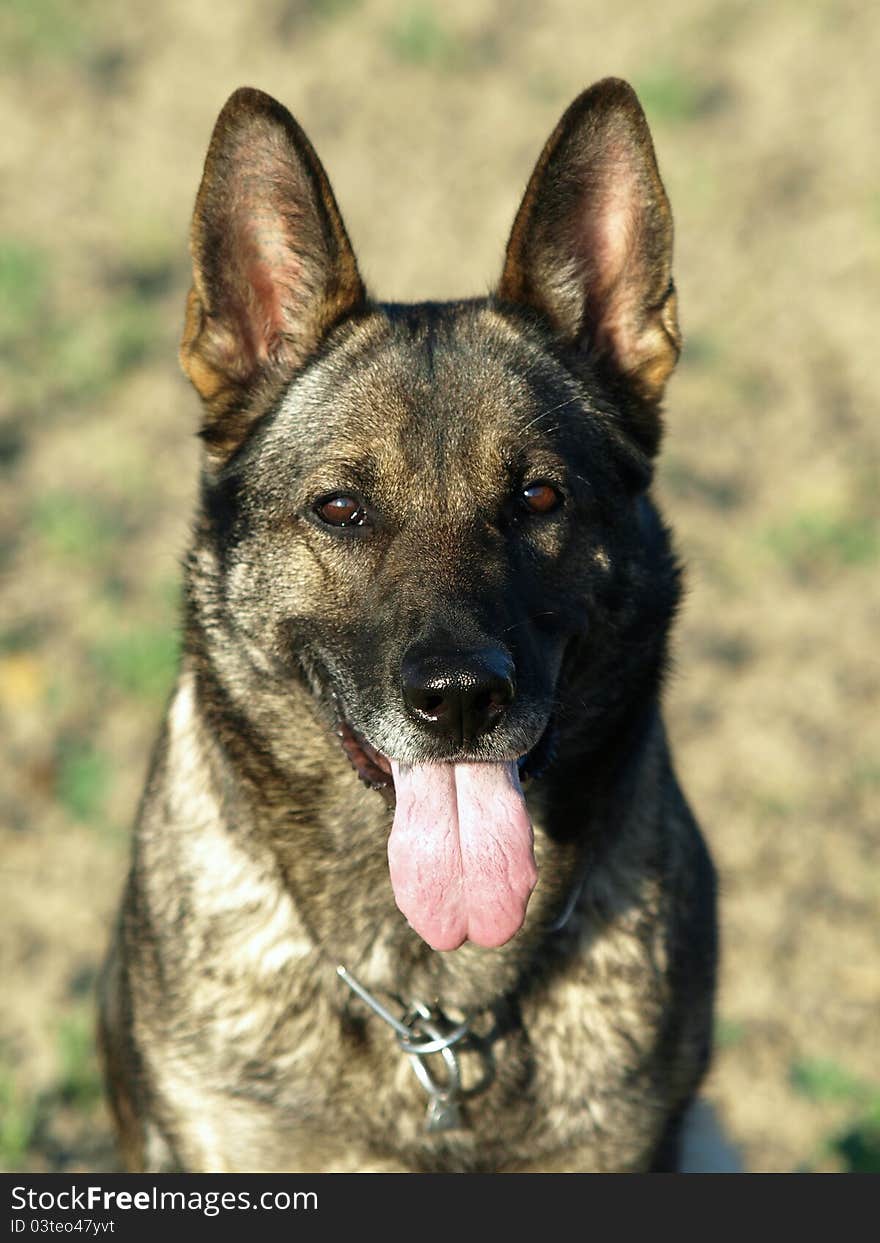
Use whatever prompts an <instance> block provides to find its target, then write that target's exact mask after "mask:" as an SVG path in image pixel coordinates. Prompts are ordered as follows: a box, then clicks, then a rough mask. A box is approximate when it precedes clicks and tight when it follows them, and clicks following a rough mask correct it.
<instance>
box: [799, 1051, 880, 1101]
mask: <svg viewBox="0 0 880 1243" xmlns="http://www.w3.org/2000/svg"><path fill="white" fill-rule="evenodd" d="M789 1082H790V1083H791V1086H792V1087H793V1088H794V1090H795V1091H796V1092H797V1094H798V1095H799V1096H804V1097H806V1098H807V1099H808V1100H811V1101H862V1100H864V1099H865V1097H866V1095H869V1094H870V1088H869V1087H868V1086H867V1085H866V1084H865V1083H864V1081H863V1080H862V1079H859V1078H858V1077H857V1076H856V1075H852V1074H850V1072H849V1071H848V1070H846V1069H844V1067H843V1066H840V1065H838V1063H837V1062H832V1061H829V1060H826V1059H822V1058H804V1059H802V1060H801V1061H797V1062H794V1063H793V1064H792V1067H791V1069H790V1071H789ZM877 1101H878V1104H880V1091H878V1093H877Z"/></svg>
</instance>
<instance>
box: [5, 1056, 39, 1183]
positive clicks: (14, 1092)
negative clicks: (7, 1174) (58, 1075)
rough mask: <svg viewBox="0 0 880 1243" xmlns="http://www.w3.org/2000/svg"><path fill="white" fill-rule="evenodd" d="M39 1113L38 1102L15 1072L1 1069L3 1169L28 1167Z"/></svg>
mask: <svg viewBox="0 0 880 1243" xmlns="http://www.w3.org/2000/svg"><path fill="white" fill-rule="evenodd" d="M38 1112H39V1106H38V1103H37V1101H36V1100H35V1099H33V1098H31V1097H29V1096H26V1095H25V1094H24V1093H23V1092H22V1091H21V1090H20V1089H19V1088H18V1086H17V1085H16V1082H15V1078H14V1075H13V1073H12V1071H11V1070H9V1069H7V1068H6V1067H2V1068H0V1168H2V1169H4V1170H7V1171H8V1170H18V1169H21V1168H23V1167H24V1165H25V1158H26V1156H27V1153H28V1150H29V1148H30V1146H31V1143H32V1141H33V1137H34V1132H35V1131H36V1127H37V1117H38Z"/></svg>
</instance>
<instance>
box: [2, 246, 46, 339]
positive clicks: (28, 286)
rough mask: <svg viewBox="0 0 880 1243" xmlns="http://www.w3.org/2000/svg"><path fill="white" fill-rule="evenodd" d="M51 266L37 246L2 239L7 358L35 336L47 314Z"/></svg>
mask: <svg viewBox="0 0 880 1243" xmlns="http://www.w3.org/2000/svg"><path fill="white" fill-rule="evenodd" d="M48 271H49V265H48V260H47V257H46V255H45V254H44V253H43V252H42V251H41V250H40V249H39V248H38V247H36V246H31V245H30V244H29V243H27V242H23V241H19V240H18V239H16V238H11V237H6V238H0V350H2V352H3V354H4V355H5V354H6V353H7V351H8V350H11V349H13V348H15V347H16V346H18V345H19V344H20V343H21V341H22V340H23V339H24V338H25V337H27V336H29V335H30V334H31V333H33V332H35V331H36V330H37V328H38V326H39V323H40V320H41V319H42V318H43V316H44V314H45V308H46V303H47V299H48V293H49V282H48Z"/></svg>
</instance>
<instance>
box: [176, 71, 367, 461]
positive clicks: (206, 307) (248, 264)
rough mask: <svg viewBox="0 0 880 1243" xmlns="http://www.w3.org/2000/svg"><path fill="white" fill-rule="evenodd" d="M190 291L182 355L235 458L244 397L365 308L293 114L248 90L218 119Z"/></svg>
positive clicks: (341, 232)
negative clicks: (346, 317)
mask: <svg viewBox="0 0 880 1243" xmlns="http://www.w3.org/2000/svg"><path fill="white" fill-rule="evenodd" d="M190 245H191V250H192V258H193V287H192V289H191V291H190V295H189V301H188V303H187V313H186V323H185V326H184V332H183V341H182V343H181V347H180V359H181V363H182V365H183V369H184V371H185V372H186V374H187V375H188V376H189V378H190V380H191V381H192V382H193V384H194V385H195V387H196V389H197V390H198V392H199V394H200V396H201V397H202V399H203V401H204V403H205V408H206V423H205V427H204V430H203V435H204V437H205V439H206V440H207V442H208V444H209V445H213V446H214V447H215V448H217V449H219V450H221V451H222V450H227V449H229V448H231V447H232V446H234V444H235V443H237V441H239V440H240V439H241V438H242V436H243V434H244V432H245V431H246V427H247V416H246V413H245V411H244V410H243V405H244V401H245V398H246V395H247V393H248V390H249V389H250V387H251V386H252V385H253V384H254V382H255V381H256V380H258V379H259V378H260V377H261V376H263V375H267V374H269V373H270V372H272V371H275V370H278V369H281V368H283V369H284V370H285V371H291V370H293V369H295V368H297V367H299V366H300V365H302V364H303V363H304V362H305V361H306V360H307V359H308V357H309V355H310V354H311V353H312V352H313V351H314V350H315V348H316V347H317V346H318V344H319V343H320V341H321V339H322V338H323V336H324V335H325V334H326V333H327V331H328V330H329V329H330V328H331V327H332V326H333V324H335V323H336V322H337V321H338V320H339V319H340V318H341V317H342V316H344V315H345V314H346V313H347V312H349V311H351V310H353V309H354V308H355V307H357V306H358V304H360V303H361V302H362V301H363V299H364V296H365V295H364V287H363V284H362V283H361V279H360V276H359V275H358V270H357V263H356V262H355V258H354V254H353V252H352V249H351V245H350V243H349V240H348V236H347V235H346V232H345V226H344V224H343V223H342V217H341V216H340V214H339V209H338V207H337V206H336V201H335V199H334V197H333V191H332V190H331V188H330V183H329V181H328V180H327V175H326V173H325V172H324V169H323V168H322V167H321V164H320V161H319V160H318V157H317V156H316V155H315V152H314V151H313V149H312V146H311V144H310V143H309V140H308V139H307V138H306V136H305V134H304V133H303V132H302V130H301V129H300V127H299V126H298V125H297V123H296V121H294V119H293V117H292V116H291V115H290V113H289V112H288V111H287V110H286V109H285V108H283V107H282V106H281V104H279V103H277V102H276V101H275V100H274V99H272V98H271V97H270V96H268V95H264V94H263V93H262V91H256V90H251V89H249V88H247V87H243V88H242V89H241V90H238V91H236V92H235V94H234V95H232V96H231V98H230V99H229V100H228V102H227V103H226V106H225V107H224V109H223V111H222V112H221V113H220V116H219V117H218V119H217V124H216V126H215V127H214V133H213V136H212V138H211V145H210V147H209V149H208V155H207V158H206V160H205V171H204V175H203V177H202V184H201V186H200V188H199V193H198V197H197V199H196V206H195V212H194V214H193V224H192V236H191V243H190Z"/></svg>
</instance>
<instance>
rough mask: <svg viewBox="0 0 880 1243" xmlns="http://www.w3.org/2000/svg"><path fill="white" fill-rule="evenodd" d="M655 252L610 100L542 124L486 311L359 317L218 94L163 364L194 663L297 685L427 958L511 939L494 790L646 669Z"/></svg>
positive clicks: (505, 816)
mask: <svg viewBox="0 0 880 1243" xmlns="http://www.w3.org/2000/svg"><path fill="white" fill-rule="evenodd" d="M671 252H672V224H671V216H670V212H669V206H668V203H667V199H666V195H665V193H664V190H663V186H662V183H661V181H660V177H659V174H658V171H657V165H656V161H655V158H654V152H653V148H652V145H651V139H650V136H649V133H648V129H647V125H646V122H645V119H644V116H643V113H642V111H641V108H640V106H639V104H638V102H637V100H636V97H635V95H634V94H633V92H632V90H631V89H630V88H629V87H628V86H627V85H626V84H625V83H623V82H619V81H616V80H607V81H604V82H601V83H599V84H598V85H596V86H594V87H593V88H591V89H590V90H588V91H586V92H585V93H584V94H583V95H581V96H580V97H579V98H578V99H577V100H576V101H575V102H574V103H573V104H572V106H571V107H570V108H569V109H568V111H567V112H566V113H565V115H564V116H563V118H562V120H561V121H560V123H559V125H558V126H557V128H556V130H555V131H554V132H553V134H552V135H551V137H550V139H549V141H548V143H547V145H546V147H545V148H544V151H543V153H542V155H541V157H540V159H539V161H538V164H537V167H536V169H535V171H534V174H533V175H532V178H531V181H530V182H529V185H528V188H527V190H526V193H525V197H524V199H523V202H522V205H521V207H520V209H519V213H518V215H517V217H516V220H515V223H514V226H513V231H512V233H511V237H510V241H509V243H508V248H507V254H506V260H505V264H504V269H503V272H502V276H501V279H500V282H499V285H498V288H497V290H496V291H495V293H494V294H493V295H492V296H490V297H489V298H488V299H481V300H475V301H470V302H461V303H448V304H431V303H424V304H418V305H413V306H396V305H383V304H377V303H374V302H372V301H371V300H369V299H368V297H367V295H366V292H365V290H364V286H363V283H362V281H361V278H360V276H359V273H358V268H357V263H356V260H355V257H354V254H353V251H352V248H351V245H350V243H349V240H348V237H347V234H346V231H345V227H344V225H343V222H342V218H341V215H340V213H339V210H338V207H337V205H336V202H335V200H334V197H333V194H332V191H331V188H330V184H329V182H328V180H327V176H326V174H325V172H324V170H323V168H322V167H321V165H320V163H319V161H318V159H317V156H316V155H315V153H314V151H313V149H312V147H311V145H310V144H309V142H308V140H307V138H306V137H305V135H304V134H303V132H302V130H301V129H300V128H299V126H298V125H297V124H296V122H295V121H294V120H293V118H292V117H291V116H290V115H289V114H288V113H287V112H286V111H285V109H284V108H282V107H281V106H280V105H279V104H278V103H276V102H275V101H274V100H272V99H270V98H269V97H268V96H266V95H263V94H261V93H260V92H258V91H254V90H248V89H244V90H240V91H238V92H236V93H235V94H234V95H233V96H232V98H231V99H230V100H229V102H228V103H227V105H226V107H225V108H224V109H223V112H222V113H221V115H220V118H219V120H218V122H217V126H216V128H215V131H214V136H213V138H212V141H211V146H210V149H209V152H208V157H207V161H206V166H205V173H204V178H203V181H202V185H201V188H200V190H199V194H198V199H197V202H196V209H195V215H194V221H193V231H192V254H193V271H194V278H193V288H192V291H191V293H190V297H189V303H188V308H187V317H186V327H185V331H184V337H183V343H182V347H181V359H182V363H183V367H184V369H185V371H186V373H187V374H188V376H189V378H190V379H191V380H192V382H193V384H194V385H195V387H196V389H197V390H198V392H199V394H200V396H201V398H202V401H203V403H204V410H205V418H204V423H203V427H202V436H203V439H204V442H205V471H204V480H203V499H204V506H203V515H202V520H201V532H200V540H201V542H202V545H203V547H204V548H206V549H208V550H210V560H211V565H212V566H213V567H214V570H213V571H212V574H213V579H214V581H213V583H212V585H211V587H210V589H206V592H205V594H206V595H209V596H210V597H211V600H212V607H213V608H214V612H213V618H214V625H215V627H216V626H218V625H219V626H220V628H221V629H222V632H223V642H224V643H225V644H227V645H232V646H233V647H234V648H235V649H236V650H238V651H240V652H241V653H242V655H243V656H244V657H245V658H246V659H247V660H249V661H251V662H252V663H253V664H254V666H255V667H258V668H259V669H260V670H261V671H262V672H263V674H264V675H267V676H270V677H272V678H273V679H275V681H276V683H277V684H278V685H283V684H284V681H285V679H288V680H289V679H291V678H296V679H298V680H300V681H302V682H305V683H306V684H307V685H308V686H309V688H310V690H311V691H312V692H313V693H314V695H315V697H316V700H317V701H318V703H319V705H320V706H321V710H322V711H323V712H324V713H325V719H327V720H328V722H329V723H330V724H331V725H332V727H333V728H334V729H335V730H336V732H337V734H338V736H339V739H340V742H341V744H342V747H343V749H344V750H345V752H346V754H347V755H348V757H349V759H350V760H351V762H352V765H353V766H354V768H355V769H356V770H357V772H358V773H359V775H360V776H361V777H362V778H363V779H364V780H365V781H367V782H368V783H369V784H372V785H374V786H376V787H377V788H379V789H384V790H385V791H386V793H387V794H388V795H389V796H390V795H391V794H393V796H394V798H395V800H396V814H395V824H394V829H393V832H392V836H391V840H390V845H389V859H390V865H391V875H392V882H393V884H394V888H395V894H396V896H397V900H398V904H399V905H400V907H401V909H402V910H403V911H404V912H405V913H406V914H407V916H408V918H409V919H410V922H411V923H412V924H413V925H414V927H416V929H417V930H418V931H420V932H421V933H422V935H423V936H424V937H425V939H426V940H428V941H429V943H430V944H432V945H433V946H434V947H435V948H440V949H447V948H454V947H455V946H457V945H458V944H460V943H461V942H462V941H463V940H465V939H471V940H474V941H476V942H477V943H479V944H483V945H496V944H501V943H503V942H504V941H506V940H507V939H509V937H510V936H512V935H513V933H514V932H515V931H516V930H517V929H518V928H519V927H520V925H521V923H522V921H523V918H524V913H525V908H526V903H527V900H528V896H529V893H530V891H531V889H532V887H533V885H534V883H535V871H534V860H533V855H532V830H531V825H530V822H529V816H528V813H527V811H526V808H525V803H524V800H523V796H522V791H521V787H520V775H521V772H522V771H523V770H526V771H528V770H531V771H536V770H539V769H540V768H541V767H542V766H543V765H544V764H546V763H547V762H548V761H549V759H550V758H551V753H552V750H553V747H554V745H555V741H556V738H557V737H559V739H560V740H561V745H562V744H564V742H565V739H566V738H568V739H572V738H574V737H575V736H577V737H580V738H583V737H584V736H585V735H589V732H590V730H593V732H594V737H598V733H599V732H601V730H602V728H607V727H608V724H607V723H608V720H609V719H610V716H611V715H613V710H615V709H616V708H619V707H620V704H619V703H618V700H619V699H620V698H621V690H620V687H621V686H622V685H623V684H624V683H623V681H619V680H618V679H619V675H620V672H621V668H622V666H623V664H624V663H626V664H627V666H628V667H629V666H631V665H638V667H639V676H640V677H641V676H642V675H644V677H646V678H650V677H651V676H655V675H656V674H655V667H656V666H657V665H658V664H659V663H661V662H662V648H663V641H664V636H665V630H666V626H667V625H668V620H669V616H670V614H671V611H672V608H673V606H674V598H673V597H674V589H673V587H672V586H671V583H672V579H673V578H674V573H673V572H672V569H671V564H672V563H671V559H670V558H669V557H668V551H667V552H662V550H661V552H662V555H664V556H666V557H667V560H668V565H667V567H666V570H667V571H668V572H667V573H665V576H664V577H663V578H662V582H661V584H660V586H659V588H658V586H657V579H656V576H655V577H654V580H653V585H652V586H650V587H649V586H648V584H647V579H648V578H649V577H650V576H649V575H648V573H647V570H646V563H647V560H648V559H649V558H650V557H651V556H656V545H657V532H658V530H659V527H658V526H657V524H656V522H655V520H654V519H653V518H652V516H651V514H652V511H650V510H649V508H646V505H645V502H644V500H643V497H644V492H645V489H646V487H647V484H648V482H649V480H650V475H651V462H652V458H653V456H654V454H655V452H656V450H657V447H658V443H659V437H660V419H659V406H660V401H661V398H662V393H663V388H664V385H665V382H666V379H667V377H668V375H669V373H670V371H671V369H672V367H673V366H674V364H675V361H676V358H677V356H678V350H679V345H680V338H679V332H678V326H677V320H676V309H675V293H674V287H673V284H672V277H671ZM652 543H653V544H654V545H655V547H654V548H653V550H650V549H649V548H648V545H649V544H652ZM660 543H661V545H662V540H661V541H660ZM218 576H222V585H221V584H219V583H218V581H217V580H218ZM652 591H653V593H654V598H651V599H649V598H648V597H649V596H650V595H651V592H652ZM221 598H222V599H221ZM221 617H222V618H223V619H224V620H223V621H222V623H220V622H218V621H217V619H218V618H221ZM642 666H644V668H642ZM631 683H632V679H629V682H628V683H627V684H628V685H630V684H631ZM603 722H605V724H604V726H603Z"/></svg>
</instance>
